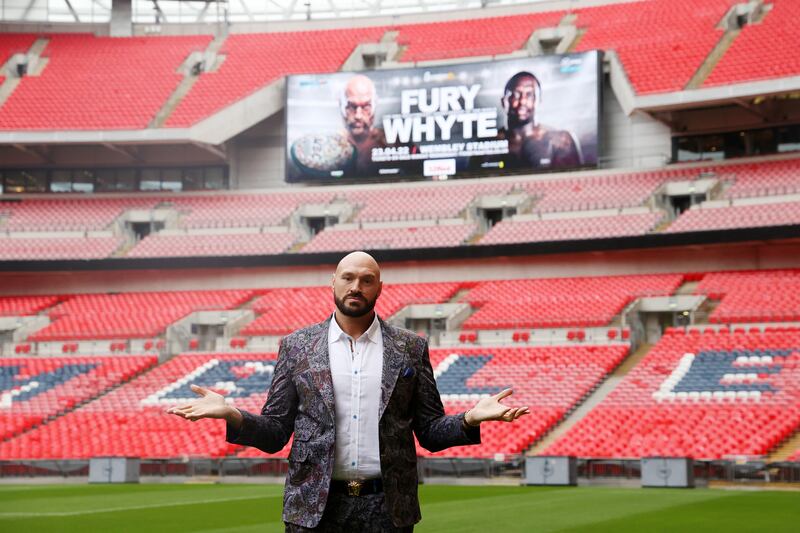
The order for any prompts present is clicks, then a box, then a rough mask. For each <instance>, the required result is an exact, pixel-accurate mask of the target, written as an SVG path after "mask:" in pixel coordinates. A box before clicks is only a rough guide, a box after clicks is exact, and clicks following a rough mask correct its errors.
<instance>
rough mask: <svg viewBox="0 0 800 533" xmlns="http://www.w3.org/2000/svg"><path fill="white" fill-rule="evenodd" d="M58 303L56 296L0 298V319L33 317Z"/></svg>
mask: <svg viewBox="0 0 800 533" xmlns="http://www.w3.org/2000/svg"><path fill="white" fill-rule="evenodd" d="M58 302H59V298H58V297H56V296H0V317H3V316H25V315H35V314H36V313H39V312H41V311H43V310H45V309H47V308H48V307H52V306H54V305H55V304H57V303H58Z"/></svg>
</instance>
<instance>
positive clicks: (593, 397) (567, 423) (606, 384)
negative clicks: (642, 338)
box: [526, 344, 653, 455]
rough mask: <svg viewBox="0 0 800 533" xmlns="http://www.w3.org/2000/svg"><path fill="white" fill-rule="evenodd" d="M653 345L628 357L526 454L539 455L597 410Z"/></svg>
mask: <svg viewBox="0 0 800 533" xmlns="http://www.w3.org/2000/svg"><path fill="white" fill-rule="evenodd" d="M652 347H653V346H652V345H651V344H641V345H640V346H639V348H638V349H637V350H636V351H635V352H634V353H633V354H631V355H629V356H628V357H626V358H625V359H623V360H622V362H620V364H619V366H617V368H615V369H614V370H613V371H612V372H611V373H610V374H609V375H608V377H607V378H606V379H605V381H603V382H602V383H601V384H600V385H598V386H597V387H596V388H595V389H594V390H593V391H592V392H591V393H590V394H589V395H587V397H586V398H585V399H584V401H583V402H581V403H580V404H579V405H578V407H576V408H575V409H574V410H573V411H572V412H569V413H567V414H566V415H565V416H564V418H563V419H562V420H561V422H559V423H558V424H556V425H555V426H554V427H553V428H552V429H551V430H550V431H549V432H548V433H547V434H545V435H544V437H542V438H541V439H539V441H538V442H537V443H535V444H534V445H533V446H532V447H531V448H530V449H529V450H528V452H527V453H526V455H538V454H540V453H541V452H542V451H544V450H545V449H547V447H548V446H550V444H552V443H553V442H555V441H556V440H558V438H559V437H561V436H562V435H564V434H565V433H566V432H567V431H569V429H570V428H571V427H572V426H574V425H575V424H577V423H578V422H579V421H580V420H581V419H582V418H583V417H584V416H586V415H587V414H588V413H589V412H590V411H591V410H592V409H594V408H595V406H597V405H598V404H599V403H600V402H601V401H603V399H604V398H605V397H606V396H608V395H609V394H610V393H611V391H612V390H614V389H615V388H616V387H617V385H618V384H619V382H620V381H622V378H624V377H625V375H627V373H628V372H629V371H630V370H631V369H632V368H633V367H635V366H636V365H637V364H638V363H639V361H641V360H642V359H643V358H644V356H645V355H647V352H649V351H650V348H652Z"/></svg>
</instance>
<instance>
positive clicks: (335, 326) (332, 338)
mask: <svg viewBox="0 0 800 533" xmlns="http://www.w3.org/2000/svg"><path fill="white" fill-rule="evenodd" d="M380 332H381V321H380V320H379V319H378V313H375V318H373V319H372V324H370V326H369V327H368V328H367V331H365V332H364V334H363V335H361V337H359V339H361V338H363V337H366V338H367V340H368V341H370V342H377V340H376V339H377V336H378V335H380ZM348 337H350V335H348V334H347V333H345V332H344V331H342V328H341V327H339V323H338V322H336V313H334V314H333V315H332V316H331V323H330V326H328V344H332V343H334V342H336V341H338V340H341V339H346V338H348Z"/></svg>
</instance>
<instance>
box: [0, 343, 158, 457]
mask: <svg viewBox="0 0 800 533" xmlns="http://www.w3.org/2000/svg"><path fill="white" fill-rule="evenodd" d="M156 362H157V358H156V357H154V356H128V357H54V358H49V357H15V358H5V359H0V391H2V395H0V439H7V438H9V437H11V436H13V435H15V434H17V433H20V432H23V431H26V430H28V429H30V428H32V427H34V426H36V425H38V424H41V423H42V422H45V421H47V420H48V419H49V418H50V417H53V416H57V415H59V414H61V413H63V412H66V411H69V410H71V409H73V408H75V407H77V406H78V405H80V404H81V403H82V402H84V401H86V400H89V399H91V398H94V397H95V396H97V395H99V394H102V393H103V392H105V391H106V390H108V389H109V388H111V387H114V386H117V385H119V384H120V383H123V382H125V381H127V380H129V379H130V378H132V377H133V376H135V375H136V374H138V373H140V372H142V371H143V370H145V369H146V368H149V367H151V366H153V365H155V364H156ZM0 457H3V458H4V459H5V455H4V454H3V453H0Z"/></svg>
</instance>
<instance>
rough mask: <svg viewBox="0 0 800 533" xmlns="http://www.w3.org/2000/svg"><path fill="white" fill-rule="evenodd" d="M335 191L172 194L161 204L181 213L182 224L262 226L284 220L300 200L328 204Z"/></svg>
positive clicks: (303, 202) (301, 203) (216, 226)
mask: <svg viewBox="0 0 800 533" xmlns="http://www.w3.org/2000/svg"><path fill="white" fill-rule="evenodd" d="M334 197H335V193H334V192H329V191H321V192H312V193H307V192H298V193H292V192H288V193H287V192H276V193H274V194H264V193H256V194H246V195H224V194H223V195H214V196H195V197H185V196H184V197H181V196H172V197H170V198H169V200H168V201H165V202H164V203H162V204H161V205H162V207H168V208H173V209H176V210H178V211H179V212H180V213H181V220H180V226H181V227H183V228H219V227H256V228H257V227H261V226H276V225H280V224H282V223H285V222H286V219H287V218H288V217H289V215H291V214H292V212H293V211H294V210H295V209H297V208H298V207H299V206H301V205H303V204H327V203H330V202H331V201H332V200H333V199H334Z"/></svg>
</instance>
